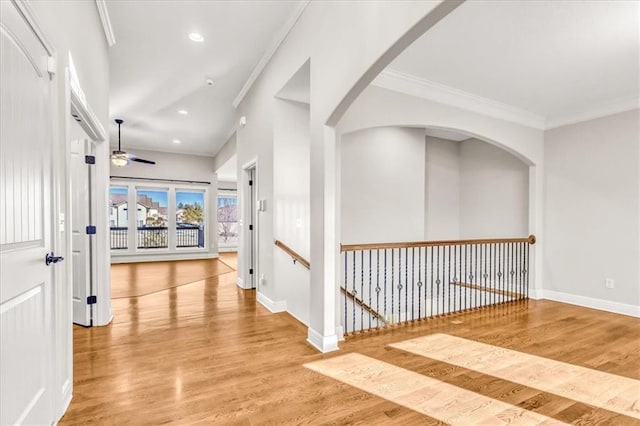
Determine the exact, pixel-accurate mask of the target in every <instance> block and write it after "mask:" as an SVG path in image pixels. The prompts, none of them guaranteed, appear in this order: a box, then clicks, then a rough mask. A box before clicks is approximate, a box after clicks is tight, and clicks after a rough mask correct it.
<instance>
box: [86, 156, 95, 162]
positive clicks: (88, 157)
mask: <svg viewBox="0 0 640 426" xmlns="http://www.w3.org/2000/svg"><path fill="white" fill-rule="evenodd" d="M84 162H85V164H96V156H95V155H85V156H84Z"/></svg>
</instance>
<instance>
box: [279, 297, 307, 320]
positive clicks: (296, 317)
mask: <svg viewBox="0 0 640 426" xmlns="http://www.w3.org/2000/svg"><path fill="white" fill-rule="evenodd" d="M284 303H287V301H286V300H285V301H284ZM287 313H288V314H289V315H291V316H292V317H294V318H295V319H296V320H297V321H298V322H299V323H301V324H304V325H306V326H307V327H309V321H303V320H302V318H300V317H299V316H297V315H295V314H294V313H293V312H291V311H289V310H287Z"/></svg>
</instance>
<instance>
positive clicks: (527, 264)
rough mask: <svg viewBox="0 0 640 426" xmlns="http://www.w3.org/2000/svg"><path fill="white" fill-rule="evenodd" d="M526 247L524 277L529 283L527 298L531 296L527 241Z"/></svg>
mask: <svg viewBox="0 0 640 426" xmlns="http://www.w3.org/2000/svg"><path fill="white" fill-rule="evenodd" d="M525 244H526V245H525V247H526V256H525V258H524V277H525V281H526V284H527V290H526V295H527V299H528V298H529V243H525Z"/></svg>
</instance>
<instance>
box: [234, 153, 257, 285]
mask: <svg viewBox="0 0 640 426" xmlns="http://www.w3.org/2000/svg"><path fill="white" fill-rule="evenodd" d="M252 171H253V197H252V196H251V194H252V191H251V189H250V188H249V179H250V176H251V172H252ZM239 183H240V188H242V193H241V194H238V195H239V196H240V197H241V198H240V197H239V198H240V200H239V201H240V203H241V205H242V207H241V209H242V218H243V220H242V224H240V226H239V230H240V231H241V232H242V238H241V240H240V241H239V243H240V242H242V246H241V247H242V249H241V248H240V247H238V255H239V257H241V258H242V260H241V261H240V262H239V263H238V266H239V268H238V269H239V271H238V285H239V286H240V287H242V288H244V289H247V290H249V289H259V282H260V280H259V279H258V277H259V276H260V266H259V265H260V262H259V257H260V239H259V238H258V237H259V235H260V234H259V232H260V226H259V216H258V214H257V202H258V199H259V197H258V193H259V179H258V159H257V157H256V158H253V159H251V160H250V161H248V162H247V163H245V164H243V165H242V174H241V180H240V182H239ZM249 224H253V231H252V232H249V226H248V225H249ZM251 266H253V274H250V273H249V272H250V268H251Z"/></svg>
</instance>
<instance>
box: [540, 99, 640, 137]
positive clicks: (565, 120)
mask: <svg viewBox="0 0 640 426" xmlns="http://www.w3.org/2000/svg"><path fill="white" fill-rule="evenodd" d="M638 108H640V96H638V95H630V96H624V97H621V98H618V99H615V100H613V101H611V102H609V103H606V104H603V105H599V106H598V107H596V108H591V109H588V110H585V111H581V112H578V113H573V114H567V115H560V116H557V117H553V118H548V119H547V121H546V125H545V130H551V129H555V128H556V127H562V126H566V125H568V124H576V123H580V122H583V121H588V120H594V119H596V118H601V117H606V116H607V115H613V114H618V113H620V112H625V111H631V110H634V109H638Z"/></svg>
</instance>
